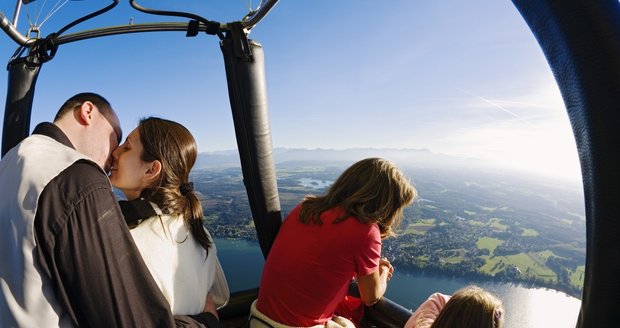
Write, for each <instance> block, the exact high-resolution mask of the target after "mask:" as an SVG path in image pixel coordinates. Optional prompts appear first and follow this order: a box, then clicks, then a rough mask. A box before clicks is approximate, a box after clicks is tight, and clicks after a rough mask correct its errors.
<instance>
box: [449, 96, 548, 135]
mask: <svg viewBox="0 0 620 328" xmlns="http://www.w3.org/2000/svg"><path fill="white" fill-rule="evenodd" d="M459 90H461V91H462V92H464V93H466V94H468V95H470V96H472V97H476V98H478V99H480V100H482V101H484V102H486V103H487V104H489V105H492V106H493V107H495V108H497V109H499V110H501V111H503V112H505V113H508V114H510V115H511V116H514V117H516V118H518V119H519V121H521V122H523V123H525V124H527V125H529V126H531V127H533V128H537V126H536V125H534V124H532V123H531V122H529V121H528V120H527V119H526V118H524V117H521V116H519V115H517V114H515V113H514V112H512V111H510V110H508V109H506V108H504V107H503V106H501V105H499V104H497V103H496V102H493V101H491V100H489V99H487V98H484V97H482V96H478V95H475V94H473V93H471V92H468V91H465V90H463V89H459Z"/></svg>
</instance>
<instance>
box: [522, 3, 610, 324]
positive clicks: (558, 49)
mask: <svg viewBox="0 0 620 328" xmlns="http://www.w3.org/2000/svg"><path fill="white" fill-rule="evenodd" d="M513 2H514V4H515V5H516V7H517V8H518V10H519V11H520V12H521V14H522V15H523V17H524V18H525V20H526V21H527V23H528V25H529V26H530V28H531V30H532V31H533V32H534V35H535V36H536V38H537V39H538V42H539V43H540V45H541V47H542V49H543V52H544V53H545V56H546V57H547V61H548V62H549V64H550V66H551V69H552V71H553V74H554V75H555V79H556V80H557V82H558V85H559V87H560V91H561V92H562V97H563V98H564V103H565V105H566V109H567V111H568V116H569V118H570V121H571V124H572V127H573V132H574V134H575V139H576V141H577V148H578V150H579V159H580V162H581V170H582V174H583V185H584V192H585V205H586V221H587V222H586V238H587V254H586V271H585V282H584V290H583V297H582V304H581V311H580V314H579V320H578V323H577V327H588V328H589V327H620V311H619V309H620V220H618V217H619V216H620V4H619V2H618V0H588V1H567V0H513ZM549 306H552V304H550V305H549Z"/></svg>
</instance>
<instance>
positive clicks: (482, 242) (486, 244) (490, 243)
mask: <svg viewBox="0 0 620 328" xmlns="http://www.w3.org/2000/svg"><path fill="white" fill-rule="evenodd" d="M501 243H503V241H501V240H499V239H497V238H491V237H482V238H478V241H476V247H478V249H485V248H486V249H488V250H489V252H491V256H493V252H494V251H495V249H496V248H497V246H499V245H501Z"/></svg>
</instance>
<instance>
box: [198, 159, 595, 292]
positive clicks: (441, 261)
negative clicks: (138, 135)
mask: <svg viewBox="0 0 620 328" xmlns="http://www.w3.org/2000/svg"><path fill="white" fill-rule="evenodd" d="M291 152H293V151H280V152H278V151H277V150H276V154H275V157H276V171H277V176H278V190H279V196H280V202H281V205H282V215H283V218H284V217H285V216H286V214H287V213H288V212H289V211H290V210H291V209H292V208H293V207H294V206H295V205H296V204H297V203H298V202H300V201H301V199H303V196H304V195H307V194H321V193H323V192H324V191H325V188H327V187H329V185H330V184H331V183H332V182H333V181H334V180H335V179H336V178H337V177H338V175H339V174H340V173H341V172H342V171H343V170H344V169H345V168H346V167H347V166H349V165H350V164H352V163H353V162H354V161H355V160H356V159H359V158H362V157H360V156H366V157H368V155H373V154H374V152H372V151H361V152H354V151H349V152H338V151H319V150H314V151H312V150H311V151H301V150H297V151H294V152H295V154H291ZM402 153H403V152H402V151H401V152H397V154H400V155H402ZM323 155H326V156H323ZM389 155H392V156H393V157H394V158H396V159H394V161H395V162H398V164H399V166H400V167H401V168H402V169H403V171H404V172H405V173H406V174H407V175H408V177H410V178H411V179H412V181H413V182H414V184H415V186H416V188H417V190H418V192H419V197H418V199H417V201H416V202H415V203H414V204H413V205H412V206H410V207H408V208H406V210H405V212H404V218H403V222H402V224H401V225H400V228H399V229H398V230H397V236H396V237H393V238H389V239H387V240H385V241H384V242H383V255H384V256H387V257H388V258H390V259H391V260H392V262H393V263H394V265H395V266H398V267H399V269H400V270H403V269H405V270H411V271H412V272H415V271H421V272H427V273H432V274H439V275H445V276H451V277H465V278H472V279H477V280H490V281H501V282H511V283H520V284H523V285H525V286H531V287H547V288H552V289H556V290H559V291H563V292H565V293H567V294H569V295H572V296H575V297H580V295H581V288H582V284H583V274H584V263H585V247H586V246H585V216H584V208H583V195H582V192H581V190H580V186H578V185H576V184H571V183H568V182H565V181H559V180H553V179H544V178H541V177H539V176H528V175H524V174H515V173H514V172H502V171H501V170H491V169H481V168H482V167H477V163H475V162H470V163H467V162H458V163H457V162H455V161H450V162H444V164H443V165H437V164H436V163H433V162H432V160H431V159H432V158H433V157H434V156H433V154H431V153H429V152H427V151H413V153H412V152H411V151H410V154H409V155H412V156H415V157H416V158H417V160H416V161H408V160H407V158H406V156H405V157H403V156H400V157H399V156H396V155H395V154H393V153H389ZM235 156H237V155H236V154H235V153H231V154H219V155H214V154H209V155H204V154H203V155H202V156H201V158H199V161H198V164H197V165H196V167H195V169H194V170H193V171H192V180H193V181H194V184H195V188H196V190H197V191H198V192H199V193H200V197H201V199H202V203H203V206H204V208H205V218H206V225H207V227H208V228H209V230H210V231H211V232H212V233H213V234H214V235H215V236H216V237H223V238H240V239H246V240H256V233H255V230H254V225H253V222H252V219H251V211H250V207H249V204H248V201H247V196H246V192H245V188H244V185H243V176H242V172H241V168H240V167H239V165H238V164H237V165H234V158H236V157H235ZM425 156H426V157H427V158H426V159H423V158H424V157H425ZM350 157H353V158H356V159H355V160H352V159H348V160H347V159H346V158H350ZM438 158H440V159H442V160H445V159H446V158H441V157H440V156H438ZM237 161H238V159H237ZM209 163H210V164H209ZM227 163H228V164H227Z"/></svg>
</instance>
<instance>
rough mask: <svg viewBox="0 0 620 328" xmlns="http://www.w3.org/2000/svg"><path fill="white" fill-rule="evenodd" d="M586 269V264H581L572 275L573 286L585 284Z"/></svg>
mask: <svg viewBox="0 0 620 328" xmlns="http://www.w3.org/2000/svg"><path fill="white" fill-rule="evenodd" d="M585 271H586V266H585V265H580V266H578V267H577V269H576V270H575V271H574V272H573V273H572V274H571V275H570V283H571V285H573V286H583V277H584V273H585Z"/></svg>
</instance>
